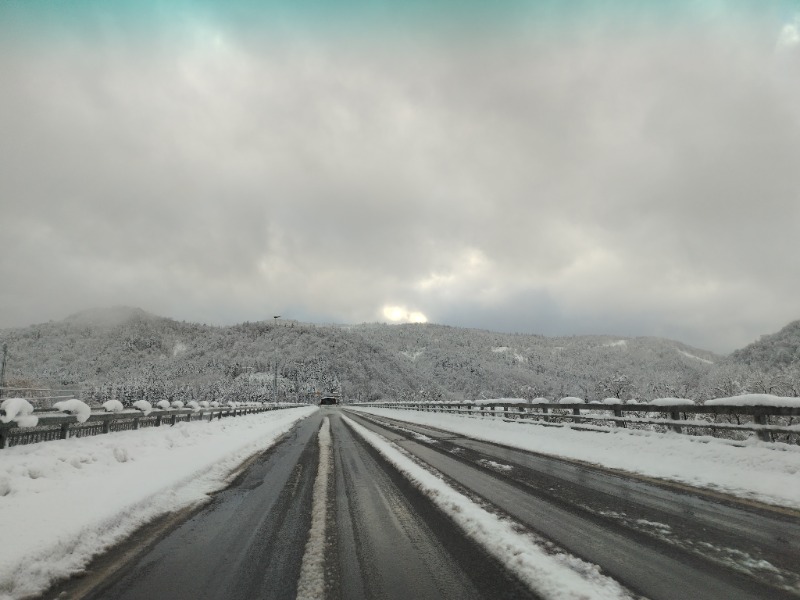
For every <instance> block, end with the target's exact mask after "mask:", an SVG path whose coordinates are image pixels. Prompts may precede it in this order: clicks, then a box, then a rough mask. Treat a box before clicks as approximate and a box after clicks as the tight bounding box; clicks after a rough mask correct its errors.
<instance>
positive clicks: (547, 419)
mask: <svg viewBox="0 0 800 600" xmlns="http://www.w3.org/2000/svg"><path fill="white" fill-rule="evenodd" d="M542 420H543V421H544V422H545V423H549V422H550V409H549V408H547V407H546V406H545V407H543V408H542Z"/></svg>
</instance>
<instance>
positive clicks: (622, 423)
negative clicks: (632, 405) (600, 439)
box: [614, 408, 627, 428]
mask: <svg viewBox="0 0 800 600" xmlns="http://www.w3.org/2000/svg"><path fill="white" fill-rule="evenodd" d="M614 416H615V417H620V418H622V409H621V408H615V409H614ZM614 426H615V427H623V428H624V427H627V425H626V424H625V421H614Z"/></svg>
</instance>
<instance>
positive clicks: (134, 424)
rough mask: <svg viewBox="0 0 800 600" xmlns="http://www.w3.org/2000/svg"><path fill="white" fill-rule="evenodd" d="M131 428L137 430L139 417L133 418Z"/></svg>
mask: <svg viewBox="0 0 800 600" xmlns="http://www.w3.org/2000/svg"><path fill="white" fill-rule="evenodd" d="M133 428H134V429H139V417H134V419H133Z"/></svg>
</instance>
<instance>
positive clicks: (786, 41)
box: [778, 15, 800, 48]
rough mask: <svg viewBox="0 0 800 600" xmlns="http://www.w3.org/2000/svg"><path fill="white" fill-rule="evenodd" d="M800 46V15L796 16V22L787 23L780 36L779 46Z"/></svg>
mask: <svg viewBox="0 0 800 600" xmlns="http://www.w3.org/2000/svg"><path fill="white" fill-rule="evenodd" d="M798 44H800V15H795V17H794V21H792V22H791V23H787V24H786V25H784V26H783V29H781V33H780V35H779V36H778V46H779V47H783V48H792V47H794V46H797V45H798Z"/></svg>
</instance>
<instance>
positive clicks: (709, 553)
mask: <svg viewBox="0 0 800 600" xmlns="http://www.w3.org/2000/svg"><path fill="white" fill-rule="evenodd" d="M345 412H346V414H347V416H348V417H350V418H352V419H353V420H355V421H357V422H358V423H360V424H362V425H364V426H366V427H368V428H369V429H372V430H373V431H376V432H378V433H380V434H381V435H383V436H384V437H386V438H388V439H390V440H392V441H394V442H395V443H396V444H398V445H399V446H401V447H402V448H404V449H405V450H407V451H408V452H410V453H412V454H414V455H415V456H417V457H418V458H419V459H420V460H421V461H423V462H425V463H427V464H429V465H430V466H432V467H433V468H435V469H436V470H438V471H440V472H441V473H442V474H444V475H445V477H446V478H447V479H448V480H449V481H450V482H451V483H452V484H453V485H454V486H456V487H458V488H460V489H462V491H465V492H466V493H468V494H471V495H473V496H476V497H478V498H480V499H481V500H483V501H485V502H486V501H488V503H490V504H491V505H493V506H494V507H495V509H496V511H497V512H498V513H499V514H502V515H506V516H510V517H512V518H513V519H515V520H516V521H518V522H519V523H521V524H522V525H524V526H526V527H527V528H528V529H529V530H530V531H532V532H534V533H535V534H536V535H538V536H540V537H542V538H544V539H545V540H548V541H549V542H552V543H554V544H556V545H557V546H558V547H561V548H564V549H566V550H567V551H569V552H571V553H573V554H575V555H577V556H579V557H581V558H583V559H585V560H587V561H589V562H592V563H595V564H598V565H600V567H601V568H602V570H603V572H604V573H605V574H608V575H611V576H612V577H614V578H615V579H617V580H618V581H620V582H621V583H623V584H624V585H625V586H626V587H628V589H630V590H631V592H632V593H633V594H634V595H636V594H641V595H642V596H644V597H648V598H653V599H662V598H663V599H681V600H683V599H687V598H703V599H710V600H714V599H719V600H736V599H755V598H770V599H772V598H775V599H779V598H800V592H799V590H800V520H798V518H797V516H796V515H795V514H790V513H787V514H781V512H780V511H773V510H768V509H764V508H759V507H752V506H750V507H748V506H743V505H740V504H739V503H736V502H724V501H720V499H719V498H713V497H710V496H708V495H705V494H701V493H696V492H692V491H691V490H686V489H680V488H676V487H675V486H669V485H662V484H658V483H653V482H647V481H642V480H640V479H636V478H630V477H622V476H620V475H619V474H614V473H611V472H608V471H605V470H603V469H597V468H594V467H590V466H587V465H582V464H577V463H573V462H568V461H563V460H559V459H553V458H549V457H545V456H541V455H536V454H531V453H527V452H523V451H520V450H515V449H510V448H506V447H503V446H499V445H496V444H490V443H486V442H480V441H477V440H472V439H469V438H464V437H461V436H458V435H455V434H452V433H448V432H443V431H439V430H436V429H432V428H430V427H423V426H417V425H410V424H408V423H402V422H397V421H393V420H391V419H387V418H385V417H380V418H378V417H374V416H371V415H365V414H363V413H358V412H355V411H343V410H342V409H340V408H335V407H334V408H322V409H321V410H320V411H319V412H317V413H315V414H314V415H313V416H312V417H309V418H308V419H305V420H304V421H301V422H300V423H299V424H298V425H297V426H296V427H295V428H294V429H293V430H292V431H291V432H290V433H289V434H287V435H286V436H285V437H284V439H283V440H282V441H280V442H279V443H278V444H276V445H275V446H274V447H273V448H272V449H270V450H269V451H267V452H265V453H263V454H262V455H260V456H258V457H256V459H255V460H254V461H252V463H251V464H250V465H249V466H248V467H247V468H246V469H245V470H244V471H243V472H242V474H241V475H240V476H239V477H238V478H237V480H236V481H235V482H234V483H233V484H232V485H231V486H230V487H229V488H227V489H226V490H224V491H221V492H219V493H218V494H216V495H215V496H214V497H213V499H212V500H211V501H210V502H209V503H208V504H207V505H206V506H204V507H202V508H201V509H199V510H197V511H195V512H194V514H192V515H191V516H190V517H189V518H188V519H186V520H184V521H183V522H181V523H179V524H177V525H176V526H173V527H170V528H168V529H166V531H165V532H164V533H163V535H160V536H159V537H158V538H157V539H156V540H155V541H153V542H151V543H148V544H147V545H146V546H145V547H142V548H141V549H140V550H139V552H138V553H137V555H136V556H135V558H134V559H132V560H129V561H128V562H126V563H125V564H124V565H123V566H122V567H121V568H120V569H119V570H118V571H117V572H116V573H115V574H114V575H112V576H108V577H105V578H104V579H103V580H102V581H100V578H99V577H97V579H98V581H93V579H92V577H93V575H92V573H93V569H92V567H90V568H89V570H88V571H89V572H88V574H87V576H86V578H85V579H86V580H87V581H88V582H91V585H90V586H89V587H90V588H91V591H90V592H88V593H86V594H84V593H80V594H77V593H75V591H74V588H72V589H70V587H69V586H67V587H66V588H64V587H62V588H60V589H59V590H56V591H55V593H54V594H51V595H50V596H49V597H58V598H62V599H63V598H87V599H92V600H99V599H120V600H135V599H148V600H153V599H161V598H164V599H170V600H172V599H174V600H182V599H187V600H188V599H198V600H202V599H223V598H224V599H228V598H230V599H245V598H248V599H250V598H252V599H256V598H270V599H271V598H275V599H282V598H295V597H296V595H297V590H298V578H299V577H300V573H301V563H302V561H303V554H304V551H305V546H306V541H307V540H308V538H309V528H310V527H311V506H312V495H313V488H314V481H315V478H316V477H317V472H318V470H319V469H321V468H325V467H321V466H320V461H319V457H320V448H319V442H318V437H317V434H318V432H319V430H320V427H321V425H322V423H323V420H324V419H325V418H328V419H329V420H330V425H331V428H330V429H331V438H332V452H333V459H332V469H333V472H332V473H331V474H330V475H329V477H328V490H327V494H326V498H327V519H328V528H327V532H326V537H325V544H324V581H325V597H327V598H347V599H351V598H352V599H354V600H357V599H361V598H366V599H369V598H387V599H395V598H396V599H403V600H406V599H412V598H413V599H439V598H452V599H459V600H461V599H470V598H492V599H494V598H533V597H535V596H534V595H533V594H532V593H531V592H530V591H529V590H527V589H526V588H525V587H524V586H523V585H522V584H521V583H520V582H519V581H518V580H517V579H516V578H515V577H514V576H512V575H510V574H509V573H507V572H506V571H505V570H504V568H503V567H502V566H501V565H500V564H498V563H497V562H496V561H495V560H494V559H492V558H491V557H490V556H488V555H487V554H486V553H485V552H484V551H483V549H482V548H480V547H478V546H477V545H475V544H474V543H472V542H471V541H470V540H469V539H467V538H466V537H465V536H464V535H463V534H462V533H461V532H460V531H459V530H458V528H457V527H456V526H454V525H453V524H452V523H451V522H450V520H449V518H448V517H446V516H445V515H444V514H443V513H441V512H440V511H439V510H438V509H436V508H435V507H434V506H433V505H432V503H431V502H430V501H429V500H428V499H427V498H425V497H424V496H423V495H422V494H421V493H420V492H419V491H418V490H416V488H414V487H413V486H411V485H410V484H408V482H407V481H406V480H405V479H404V477H403V476H402V475H400V474H399V473H398V472H397V471H396V470H395V469H394V468H393V467H391V466H390V465H389V464H388V463H386V462H385V460H384V459H383V458H381V457H380V455H379V454H378V453H377V452H376V451H375V450H374V449H372V448H371V447H370V446H369V445H368V444H366V443H365V442H364V441H363V440H362V439H361V438H360V437H359V436H357V435H355V434H354V433H353V431H352V430H351V429H350V428H349V427H348V426H347V425H346V424H345V423H344V421H343V420H342V419H341V415H342V414H344V413H345ZM120 555H121V554H120ZM104 560H105V561H106V562H108V561H112V560H114V556H113V552H112V553H111V555H109V556H107V557H105V558H104ZM118 562H119V561H118ZM84 587H86V586H84Z"/></svg>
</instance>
